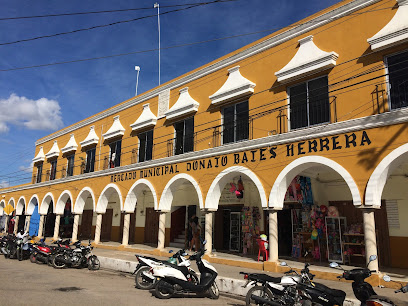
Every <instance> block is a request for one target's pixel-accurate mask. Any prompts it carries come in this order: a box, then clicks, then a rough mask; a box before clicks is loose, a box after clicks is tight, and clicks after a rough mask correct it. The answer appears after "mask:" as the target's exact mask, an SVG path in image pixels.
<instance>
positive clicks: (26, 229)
mask: <svg viewBox="0 0 408 306" xmlns="http://www.w3.org/2000/svg"><path fill="white" fill-rule="evenodd" d="M30 222H31V215H28V216H26V219H25V222H24V223H25V224H24V232H27V233H28V232H29V231H30Z"/></svg>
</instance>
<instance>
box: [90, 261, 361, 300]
mask: <svg viewBox="0 0 408 306" xmlns="http://www.w3.org/2000/svg"><path fill="white" fill-rule="evenodd" d="M98 258H99V262H100V263H101V269H107V270H113V271H118V272H126V273H133V272H134V271H135V269H136V266H137V262H136V261H129V260H123V259H117V258H111V257H104V256H98ZM245 284H246V281H244V280H240V279H235V278H229V277H223V276H218V277H217V285H218V288H219V290H220V293H221V294H223V295H225V296H228V297H230V298H235V299H239V300H243V299H245V296H246V294H247V292H248V290H249V289H250V288H244V287H243V286H244V285H245ZM343 305H344V306H354V305H360V302H359V301H358V300H357V299H352V298H346V300H345V301H344V304H343Z"/></svg>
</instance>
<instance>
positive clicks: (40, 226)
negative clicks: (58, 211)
mask: <svg viewBox="0 0 408 306" xmlns="http://www.w3.org/2000/svg"><path fill="white" fill-rule="evenodd" d="M43 230H44V215H40V224H39V225H38V237H39V238H43Z"/></svg>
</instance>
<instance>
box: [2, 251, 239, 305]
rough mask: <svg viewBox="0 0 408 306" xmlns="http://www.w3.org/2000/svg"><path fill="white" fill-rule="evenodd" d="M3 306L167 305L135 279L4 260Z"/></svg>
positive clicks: (168, 302)
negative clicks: (140, 286)
mask: <svg viewBox="0 0 408 306" xmlns="http://www.w3.org/2000/svg"><path fill="white" fill-rule="evenodd" d="M0 277H1V286H0V305H40V304H48V305H78V304H82V305H163V301H162V300H159V299H157V298H155V297H154V296H152V294H151V293H150V292H148V291H142V290H138V289H136V288H135V287H134V279H133V277H130V276H127V275H123V274H122V275H121V274H118V273H112V272H107V271H102V270H101V271H88V270H87V269H81V270H76V269H64V270H57V269H54V268H52V267H48V266H46V265H38V264H32V263H31V262H30V261H27V260H26V261H21V262H19V261H17V260H10V259H5V258H4V257H3V256H0ZM165 303H166V305H181V304H183V303H199V304H200V305H237V306H238V305H244V303H243V302H242V301H239V300H235V299H230V298H227V297H222V296H221V297H220V298H219V299H218V300H215V301H214V300H210V299H208V298H197V297H196V296H193V295H192V296H190V297H187V298H173V299H171V300H166V301H165Z"/></svg>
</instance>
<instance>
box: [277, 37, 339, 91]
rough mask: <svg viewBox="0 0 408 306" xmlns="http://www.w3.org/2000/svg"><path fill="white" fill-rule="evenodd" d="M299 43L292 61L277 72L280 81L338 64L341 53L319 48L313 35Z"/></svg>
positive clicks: (288, 80) (293, 78)
mask: <svg viewBox="0 0 408 306" xmlns="http://www.w3.org/2000/svg"><path fill="white" fill-rule="evenodd" d="M299 44H300V47H299V50H298V51H297V52H296V54H295V56H294V57H293V58H292V59H291V60H290V62H289V63H288V64H287V65H286V66H285V67H283V68H282V69H281V70H279V71H277V72H275V75H276V76H277V78H278V82H282V83H287V82H291V81H293V80H295V79H299V78H301V77H304V76H306V75H310V74H314V73H317V72H320V71H324V70H327V69H330V68H333V67H334V66H336V60H337V59H338V57H339V55H338V54H337V53H336V52H334V51H332V52H325V51H323V50H321V49H319V48H318V47H317V46H316V45H315V43H314V42H313V35H309V36H307V37H304V38H302V39H299Z"/></svg>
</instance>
